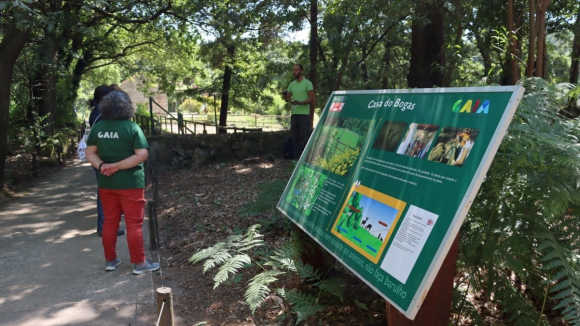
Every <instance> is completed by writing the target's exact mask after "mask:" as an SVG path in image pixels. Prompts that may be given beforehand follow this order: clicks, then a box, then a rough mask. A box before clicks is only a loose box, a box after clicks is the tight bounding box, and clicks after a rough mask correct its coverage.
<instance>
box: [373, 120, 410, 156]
mask: <svg viewBox="0 0 580 326" xmlns="http://www.w3.org/2000/svg"><path fill="white" fill-rule="evenodd" d="M408 126H409V124H408V123H406V122H395V121H385V123H384V124H383V126H382V128H381V131H380V132H379V135H378V137H377V139H376V140H375V142H374V143H373V148H375V149H380V150H383V151H385V152H394V151H396V150H397V146H399V142H400V141H401V139H402V137H403V135H404V134H405V132H406V131H407V127H408Z"/></svg>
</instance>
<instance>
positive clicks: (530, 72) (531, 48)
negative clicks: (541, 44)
mask: <svg viewBox="0 0 580 326" xmlns="http://www.w3.org/2000/svg"><path fill="white" fill-rule="evenodd" d="M529 12H530V35H529V38H528V63H527V67H526V77H532V76H534V66H535V61H536V60H535V52H536V48H535V45H536V34H537V31H538V29H537V28H538V26H537V25H536V1H535V0H529Z"/></svg>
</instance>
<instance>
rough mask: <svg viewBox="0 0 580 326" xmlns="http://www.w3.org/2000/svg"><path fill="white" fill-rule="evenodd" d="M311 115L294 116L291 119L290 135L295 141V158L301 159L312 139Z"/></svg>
mask: <svg viewBox="0 0 580 326" xmlns="http://www.w3.org/2000/svg"><path fill="white" fill-rule="evenodd" d="M310 132H311V130H310V115H308V114H293V115H292V116H291V117H290V133H291V134H292V139H293V140H294V157H295V158H296V159H298V158H300V155H302V151H304V147H306V143H307V142H308V138H310Z"/></svg>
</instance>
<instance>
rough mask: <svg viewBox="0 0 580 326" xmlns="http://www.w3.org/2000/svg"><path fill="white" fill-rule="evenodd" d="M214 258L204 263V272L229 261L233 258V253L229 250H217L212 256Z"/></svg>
mask: <svg viewBox="0 0 580 326" xmlns="http://www.w3.org/2000/svg"><path fill="white" fill-rule="evenodd" d="M212 257H213V258H211V259H208V260H206V261H205V262H204V263H203V272H204V273H205V272H207V271H208V270H210V269H212V268H214V267H216V266H219V265H221V264H223V263H225V262H226V261H228V260H229V259H230V258H232V255H231V254H230V253H229V252H228V251H225V250H224V251H217V252H215V253H214V255H213V256H212Z"/></svg>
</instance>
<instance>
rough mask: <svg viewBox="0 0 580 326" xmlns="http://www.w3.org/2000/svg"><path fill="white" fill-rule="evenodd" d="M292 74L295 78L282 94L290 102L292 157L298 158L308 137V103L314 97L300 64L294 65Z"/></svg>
mask: <svg viewBox="0 0 580 326" xmlns="http://www.w3.org/2000/svg"><path fill="white" fill-rule="evenodd" d="M293 75H294V78H295V79H296V80H294V81H292V82H291V83H290V85H288V89H287V90H286V91H285V92H283V93H282V94H283V95H284V100H285V101H286V102H290V103H292V115H291V117H290V132H291V135H292V139H293V141H294V157H296V158H298V157H300V155H301V154H302V151H303V150H304V147H305V146H306V142H307V141H308V137H310V132H311V128H310V114H311V112H310V105H314V102H315V97H314V87H313V86H312V82H310V81H309V80H308V79H306V78H304V67H303V66H302V65H300V64H295V65H294V68H293Z"/></svg>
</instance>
